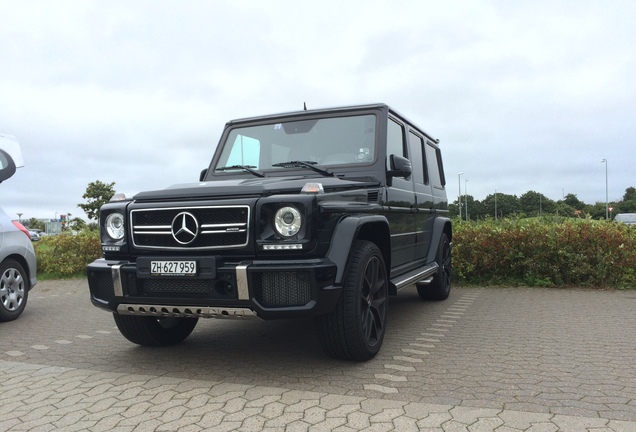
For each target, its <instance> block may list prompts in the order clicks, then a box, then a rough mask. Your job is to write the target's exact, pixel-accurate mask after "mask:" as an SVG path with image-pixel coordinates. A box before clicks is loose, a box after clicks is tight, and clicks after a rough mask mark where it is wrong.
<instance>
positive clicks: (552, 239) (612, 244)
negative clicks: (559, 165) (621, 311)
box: [453, 218, 636, 288]
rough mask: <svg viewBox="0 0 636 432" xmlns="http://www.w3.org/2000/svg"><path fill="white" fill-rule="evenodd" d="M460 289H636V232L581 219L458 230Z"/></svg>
mask: <svg viewBox="0 0 636 432" xmlns="http://www.w3.org/2000/svg"><path fill="white" fill-rule="evenodd" d="M453 277H454V280H455V281H456V282H458V283H460V284H471V285H515V286H518V285H525V286H585V287H601V288H606V287H611V288H636V228H635V227H629V226H627V225H624V224H619V223H610V222H605V221H593V220H580V219H558V218H554V219H552V218H550V219H520V220H514V219H505V220H498V221H494V220H487V221H483V222H468V223H466V222H462V223H459V221H456V222H455V223H454V224H453Z"/></svg>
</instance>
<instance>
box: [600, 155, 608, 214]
mask: <svg viewBox="0 0 636 432" xmlns="http://www.w3.org/2000/svg"><path fill="white" fill-rule="evenodd" d="M601 163H604V164H605V220H608V219H609V194H608V190H607V159H603V160H602V161H601Z"/></svg>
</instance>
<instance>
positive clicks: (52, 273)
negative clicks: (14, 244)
mask: <svg viewBox="0 0 636 432" xmlns="http://www.w3.org/2000/svg"><path fill="white" fill-rule="evenodd" d="M35 255H36V257H37V261H38V277H39V278H42V279H51V278H57V277H69V276H81V275H82V274H86V265H87V264H89V263H91V262H93V261H94V260H95V259H97V258H100V257H101V256H102V248H101V244H100V240H99V232H98V231H97V230H84V231H80V232H79V233H78V234H77V235H73V234H70V233H69V234H58V235H56V236H45V237H42V239H41V240H40V241H39V242H37V243H36V244H35Z"/></svg>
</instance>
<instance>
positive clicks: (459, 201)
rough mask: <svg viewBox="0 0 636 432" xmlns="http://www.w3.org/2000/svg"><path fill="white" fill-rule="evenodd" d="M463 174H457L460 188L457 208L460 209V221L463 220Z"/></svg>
mask: <svg viewBox="0 0 636 432" xmlns="http://www.w3.org/2000/svg"><path fill="white" fill-rule="evenodd" d="M462 174H464V172H463V171H462V172H460V173H459V174H457V185H458V186H459V194H458V195H457V207H459V220H460V221H461V220H462Z"/></svg>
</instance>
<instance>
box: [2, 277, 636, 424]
mask: <svg viewBox="0 0 636 432" xmlns="http://www.w3.org/2000/svg"><path fill="white" fill-rule="evenodd" d="M0 380H1V381H0V383H1V384H0V430H2V431H24V430H41V431H49V430H63V431H71V430H91V431H101V430H103V431H162V430H165V431H174V430H183V431H202V430H215V431H216V430H219V431H221V430H239V431H259V430H266V431H283V430H288V431H325V430H336V431H354V430H378V431H380V430H381V431H386V430H396V431H411V430H412V431H492V430H497V431H499V432H509V431H541V432H544V431H594V432H602V431H603V432H605V431H636V291H614V292H611V291H594V290H576V289H568V290H561V289H526V288H521V289H520V288H504V289H501V288H459V289H457V288H454V289H453V291H452V293H451V296H450V297H449V299H448V300H446V301H444V302H423V301H421V300H420V299H419V297H418V296H417V293H416V292H415V290H414V289H407V290H405V291H403V292H402V293H400V295H399V296H397V297H394V298H391V301H390V304H389V326H388V330H387V335H386V337H385V340H384V346H383V347H382V350H381V352H380V353H379V354H378V356H377V357H376V358H375V359H373V360H371V361H369V362H366V363H350V362H344V361H337V360H334V359H331V358H330V357H327V356H326V355H324V354H323V352H322V350H321V348H320V346H319V343H318V340H317V337H316V334H315V329H314V327H313V322H312V321H311V320H302V321H233V320H232V321H231V320H203V319H202V320H199V324H198V325H197V328H196V329H195V330H194V332H193V334H192V335H191V336H190V337H189V338H188V339H186V341H184V342H183V343H182V344H179V345H177V346H173V347H168V348H145V347H139V346H136V345H133V344H131V343H130V342H128V341H127V340H126V339H124V337H123V336H121V335H120V334H119V332H118V331H117V329H116V327H115V323H114V321H113V319H112V316H111V315H110V314H108V313H106V312H104V311H101V310H98V309H97V308H95V307H93V306H92V305H91V304H90V301H89V297H88V286H87V283H86V281H85V280H70V281H42V282H40V283H39V284H38V285H37V286H36V288H35V289H34V290H33V291H32V292H31V295H30V298H29V302H28V305H27V308H26V310H25V312H24V314H23V315H22V317H21V318H20V319H18V320H17V321H14V322H10V323H0Z"/></svg>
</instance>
